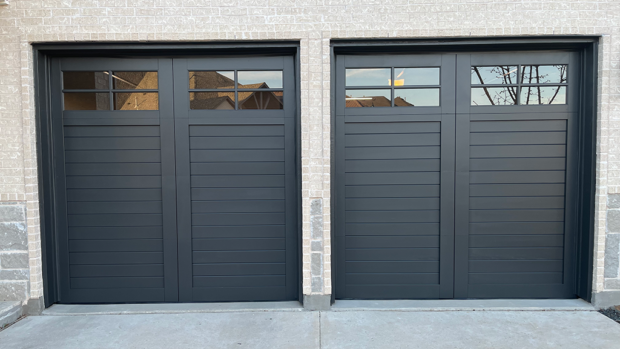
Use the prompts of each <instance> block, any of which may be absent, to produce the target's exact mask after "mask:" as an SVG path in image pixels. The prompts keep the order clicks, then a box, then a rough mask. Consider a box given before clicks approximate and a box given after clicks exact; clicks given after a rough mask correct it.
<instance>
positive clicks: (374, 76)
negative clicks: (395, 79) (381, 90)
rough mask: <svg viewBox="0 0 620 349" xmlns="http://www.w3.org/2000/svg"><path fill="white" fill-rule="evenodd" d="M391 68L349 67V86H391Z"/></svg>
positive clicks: (347, 78)
mask: <svg viewBox="0 0 620 349" xmlns="http://www.w3.org/2000/svg"><path fill="white" fill-rule="evenodd" d="M390 70H392V69H390V68H376V69H375V68H371V69H347V72H346V83H347V86H390V85H391V83H392V81H391V79H392V77H391V75H392V74H391V72H390Z"/></svg>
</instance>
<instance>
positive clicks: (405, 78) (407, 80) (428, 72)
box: [394, 68, 439, 86]
mask: <svg viewBox="0 0 620 349" xmlns="http://www.w3.org/2000/svg"><path fill="white" fill-rule="evenodd" d="M415 85H439V68H394V86H415Z"/></svg>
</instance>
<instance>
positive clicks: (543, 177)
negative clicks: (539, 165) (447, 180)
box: [469, 171, 565, 184]
mask: <svg viewBox="0 0 620 349" xmlns="http://www.w3.org/2000/svg"><path fill="white" fill-rule="evenodd" d="M564 178H565V173H564V171H484V172H476V171H472V172H470V173H469V181H470V183H472V184H477V183H508V184H512V183H514V184H520V183H564Z"/></svg>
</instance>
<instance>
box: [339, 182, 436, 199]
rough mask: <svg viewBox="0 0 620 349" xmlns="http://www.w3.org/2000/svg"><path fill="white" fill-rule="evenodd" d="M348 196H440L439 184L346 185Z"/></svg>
mask: <svg viewBox="0 0 620 349" xmlns="http://www.w3.org/2000/svg"><path fill="white" fill-rule="evenodd" d="M345 195H346V197H347V198H364V197H367V198H425V197H439V186H438V185H369V186H346V187H345Z"/></svg>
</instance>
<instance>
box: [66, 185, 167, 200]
mask: <svg viewBox="0 0 620 349" xmlns="http://www.w3.org/2000/svg"><path fill="white" fill-rule="evenodd" d="M161 199H162V195H161V190H159V189H156V188H153V189H68V190H67V200H68V201H75V202H84V201H92V202H98V201H161Z"/></svg>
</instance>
